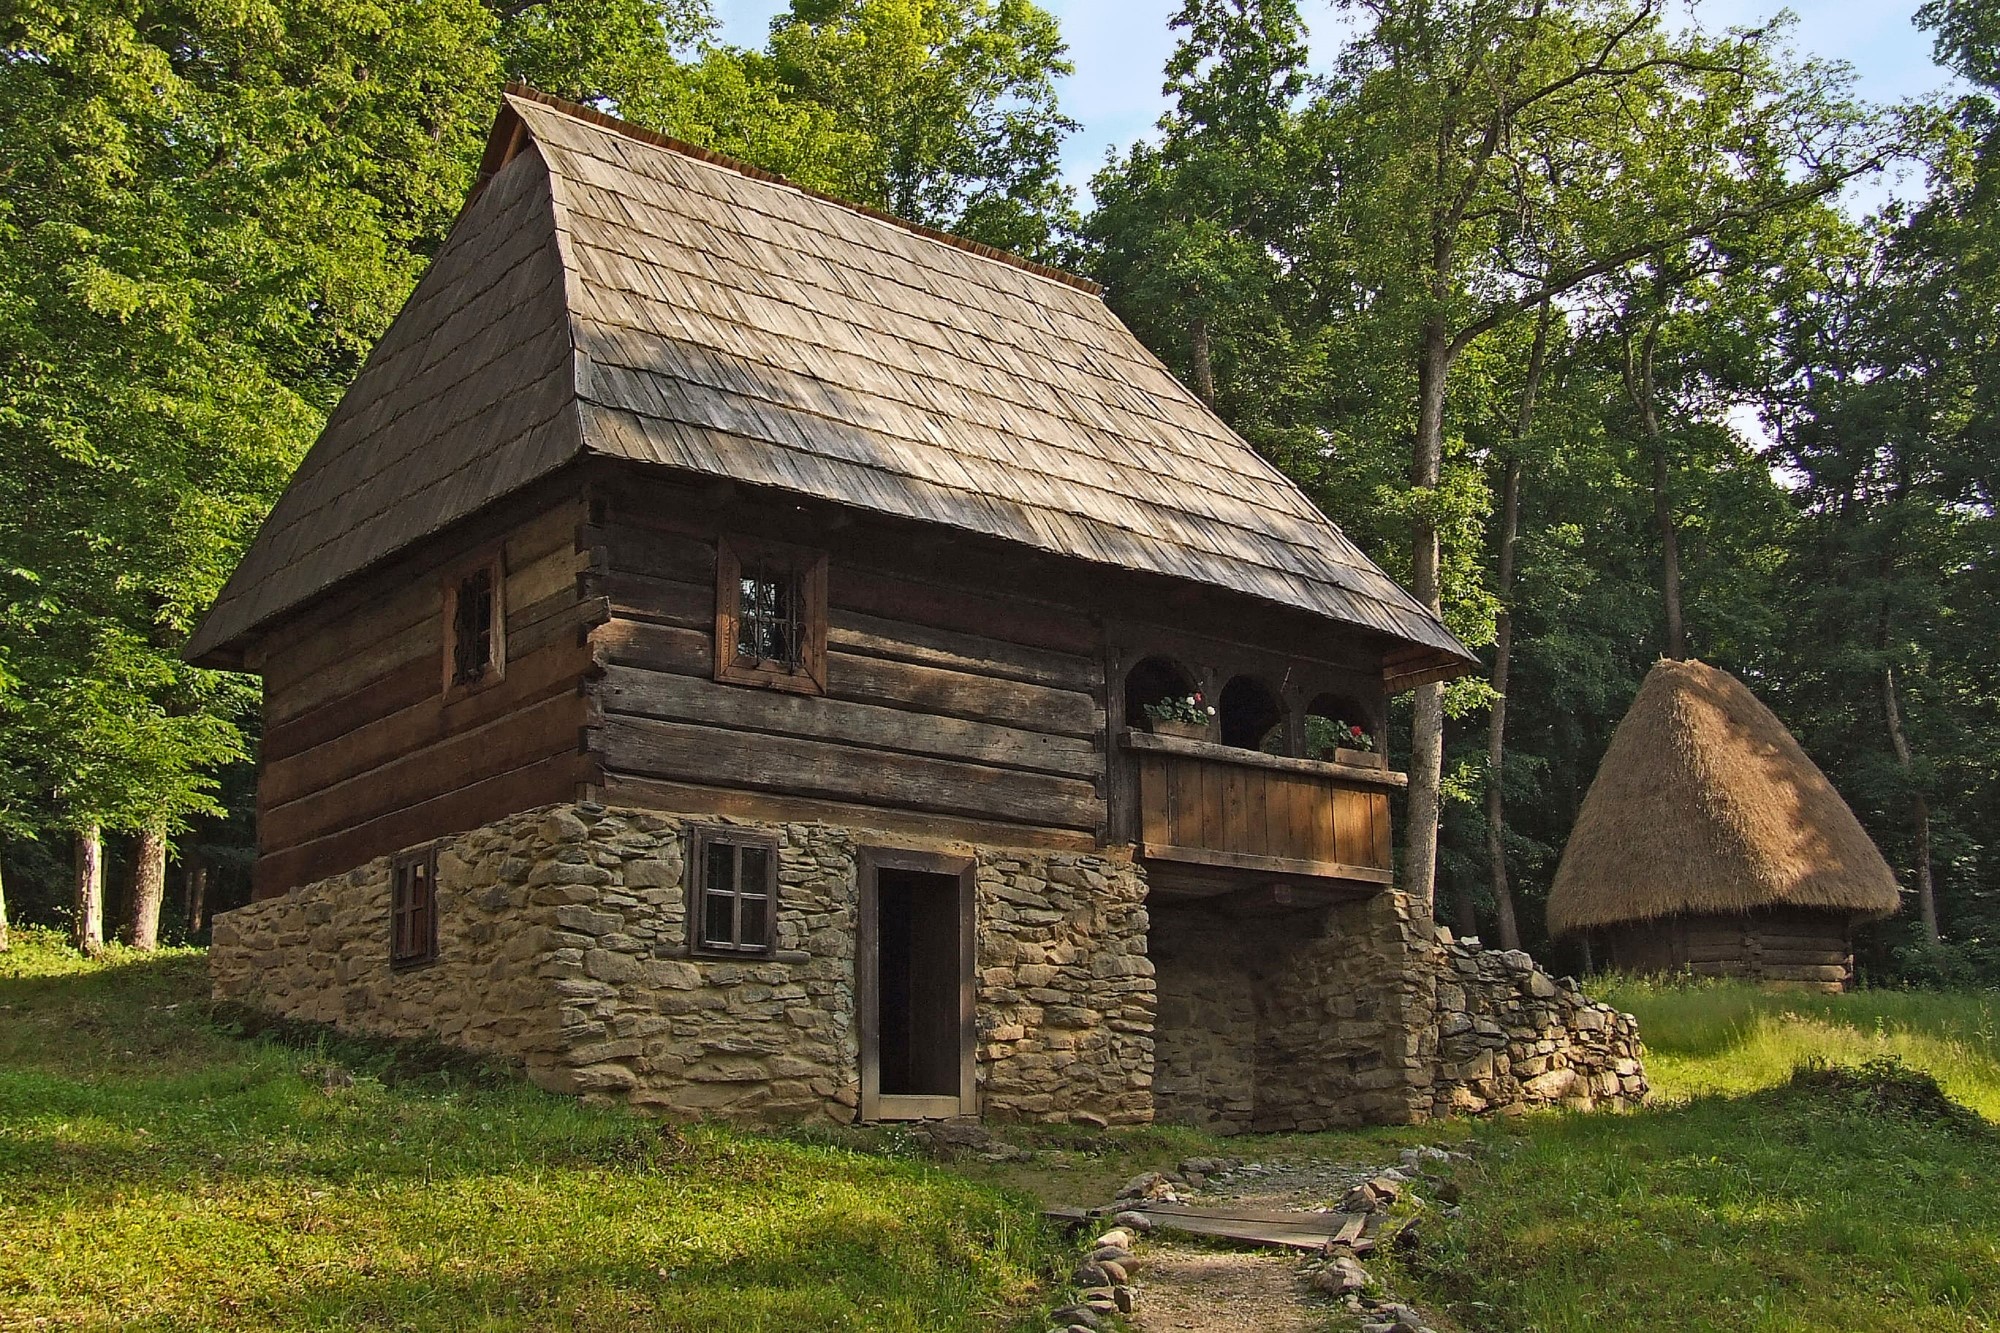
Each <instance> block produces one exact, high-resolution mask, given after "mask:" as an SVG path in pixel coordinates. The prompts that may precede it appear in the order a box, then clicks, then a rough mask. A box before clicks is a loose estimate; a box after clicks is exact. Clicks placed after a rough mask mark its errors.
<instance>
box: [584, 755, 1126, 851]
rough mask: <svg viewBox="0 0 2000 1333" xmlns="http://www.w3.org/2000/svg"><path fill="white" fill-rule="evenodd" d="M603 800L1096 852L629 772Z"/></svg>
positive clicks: (1075, 835)
mask: <svg viewBox="0 0 2000 1333" xmlns="http://www.w3.org/2000/svg"><path fill="white" fill-rule="evenodd" d="M604 799H605V801H606V802H608V803H610V804H612V805H629V806H635V807H637V808H640V809H645V810H660V811H664V812H667V813H670V814H688V815H695V816H704V815H705V816H710V817H713V816H716V815H722V816H725V817H728V818H732V819H752V820H761V821H765V822H768V823H826V824H840V825H844V826H847V827H850V828H863V829H872V830H876V831H879V832H881V833H883V834H887V835H891V836H894V837H897V838H903V839H910V840H914V841H917V842H922V843H926V844H951V845H954V846H963V847H970V846H986V847H1034V848H1049V849H1055V850H1060V851H1076V852H1081V851H1095V850H1098V845H1097V840H1096V838H1095V837H1094V836H1092V835H1091V834H1088V833H1082V832H1078V831H1075V830H1069V829H1049V828H1033V827H1030V826H1029V825H1026V824H1002V823H997V822H994V821H990V820H979V819H971V818H959V817H955V816H952V815H935V814H920V813H916V812H913V811H900V810H885V809H882V808H881V807H879V806H868V805H856V804H853V803H852V802H847V801H832V800H823V799H818V798H814V797H802V796H782V795H777V794H774V793H770V792H757V791H742V790H736V789H731V788H726V787H707V786H702V785H701V784H699V783H691V782H672V781H667V780H663V779H659V778H646V777H639V776H637V775H635V774H630V773H618V772H606V773H605V774H604Z"/></svg>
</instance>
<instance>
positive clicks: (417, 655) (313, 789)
mask: <svg viewBox="0 0 2000 1333" xmlns="http://www.w3.org/2000/svg"><path fill="white" fill-rule="evenodd" d="M584 518H585V508H584V498H583V493H582V491H581V489H580V487H579V486H567V485H566V486H557V487H551V488H550V489H549V490H548V491H545V492H544V493H543V494H542V496H541V498H540V505H539V507H538V508H524V507H521V506H515V507H512V508H510V509H507V510H505V511H502V512H500V513H496V514H494V515H491V516H489V517H488V518H487V519H485V520H483V521H479V522H475V523H474V524H472V525H469V526H467V527H465V528H463V529H461V530H460V531H458V532H457V533H456V534H454V535H453V537H452V538H451V539H450V541H449V542H447V543H432V544H428V545H426V546H425V547H423V548H420V549H419V550H417V551H413V552H412V553H410V554H409V555H408V556H406V557H404V558H402V559H400V560H398V561H396V562H394V563H393V564H392V565H390V566H389V567H387V568H384V569H382V570H379V571H377V572H376V573H374V574H372V575H370V576H368V577H365V578H363V579H361V580H358V581H357V582H356V583H355V584H353V585H351V586H350V587H349V588H348V589H347V590H346V591H344V592H342V593H340V594H337V595H336V596H335V597H334V598H332V599H330V600H328V601H326V602H323V603H321V604H320V605H318V606H316V607H314V608H311V609H309V610H308V611H307V612H305V613H304V614H302V615H300V616H298V617H295V618H294V619H292V620H291V621H290V622H289V623H286V624H283V625H281V626H279V627H278V628H277V629H275V630H273V631H272V632H270V633H269V634H267V635H265V636H264V638H263V640H262V642H261V644H260V645H259V651H258V653H257V654H256V655H255V658H254V660H253V661H252V662H251V666H252V667H253V669H255V670H258V671H259V672H261V674H262V675H263V677H264V739H263V748H262V763H261V767H260V771H259V776H258V784H257V827H258V848H259V852H260V855H259V857H258V861H257V867H256V871H255V875H254V880H253V882H254V886H255V896H256V897H258V898H268V897H271V896H273V895H275V894H279V893H282V892H284V891H285V890H287V889H289V888H292V887H295V886H297V885H300V884H305V883H309V882H311V881H313V880H317V879H320V878H323V877H324V876H327V875H330V874H336V873H339V872H341V871H344V870H347V869H349V868H351V867H353V866H356V865H359V864H361V863H363V862H365V861H367V860H369V859H371V858H373V857H376V856H381V855H383V854H385V853H388V852H393V851H396V850H399V849H401V848H404V847H408V846H410V845H412V844H414V843H417V842H422V841H424V840H425V839H428V838H433V837H437V836H439V835H442V834H446V833H454V832H460V831H463V830H466V829H470V828H473V827H476V826H477V825H480V824H482V823H485V822H487V821H489V820H492V819H496V818H498V817H500V816H503V815H507V814H512V813H514V812H516V811H519V810H525V809H529V808H531V807H533V806H537V805H543V804H546V803H548V802H551V801H561V800H570V799H573V798H574V797H575V795H576V794H577V789H578V784H579V783H580V782H583V781H584V780H586V779H587V778H588V777H590V776H591V773H592V770H591V769H590V767H589V761H588V756H586V755H585V754H584V753H583V752H582V748H581V740H582V736H583V725H584V723H585V721H586V720H587V709H588V700H587V699H586V697H585V695H584V693H583V691H582V689H581V688H580V687H581V686H582V684H583V680H584V676H585V674H586V673H587V672H588V671H589V669H590V665H591V664H590V657H589V652H588V648H587V646H586V644H585V641H584V638H583V636H582V635H581V634H580V633H579V630H580V629H581V628H582V627H583V626H584V625H585V624H587V622H588V621H589V620H591V619H592V618H594V616H595V615H596V614H597V613H596V611H595V609H594V608H592V607H588V606H586V605H585V604H584V603H583V601H582V599H581V593H580V585H579V580H578V575H579V573H580V572H581V571H582V570H583V568H584V566H585V564H586V562H587V553H586V552H585V551H584V550H583V549H582V547H581V546H580V536H581V532H582V528H583V522H584ZM496 548H497V549H498V550H499V551H500V552H501V559H502V589H503V596H504V599H505V608H506V615H505V634H504V642H505V647H506V665H505V669H504V671H503V672H502V674H501V677H500V679H498V680H497V681H495V682H493V683H492V684H490V685H486V686H484V687H482V688H478V689H475V690H472V691H469V692H466V691H460V692H454V693H452V694H449V695H448V694H447V692H446V690H445V667H444V654H445V625H444V578H445V576H446V573H447V571H449V570H451V569H453V568H455V567H456V565H457V563H458V562H460V561H462V560H463V559H465V558H466V557H467V556H469V555H471V554H473V553H475V552H479V551H482V550H483V551H488V552H490V551H492V550H494V549H496Z"/></svg>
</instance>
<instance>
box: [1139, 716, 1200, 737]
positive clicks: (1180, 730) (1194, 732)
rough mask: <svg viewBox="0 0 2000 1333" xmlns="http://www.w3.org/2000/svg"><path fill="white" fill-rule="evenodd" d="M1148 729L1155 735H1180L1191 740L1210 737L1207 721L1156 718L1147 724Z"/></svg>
mask: <svg viewBox="0 0 2000 1333" xmlns="http://www.w3.org/2000/svg"><path fill="white" fill-rule="evenodd" d="M1146 729H1147V730H1148V731H1150V732H1152V733H1153V734H1154V735H1155V736H1179V737H1180V738H1181V739H1182V740H1189V741H1203V740H1207V739H1208V724H1207V723H1206V722H1163V721H1161V720H1159V719H1157V718H1155V719H1153V720H1152V721H1150V722H1148V723H1147V724H1146Z"/></svg>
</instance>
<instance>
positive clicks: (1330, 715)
mask: <svg viewBox="0 0 2000 1333" xmlns="http://www.w3.org/2000/svg"><path fill="white" fill-rule="evenodd" d="M1305 724H1306V727H1305V732H1306V758H1308V759H1331V758H1333V752H1334V751H1335V750H1373V749H1374V748H1375V720H1374V719H1373V718H1372V717H1370V716H1369V714H1368V710H1367V709H1365V708H1363V707H1362V706H1361V705H1360V704H1358V703H1356V702H1354V700H1352V699H1350V698H1347V697H1346V696H1344V695H1339V694H1322V695H1320V696H1318V697H1317V698H1315V699H1314V700H1313V701H1312V703H1311V705H1310V706H1308V707H1307V709H1306V716H1305Z"/></svg>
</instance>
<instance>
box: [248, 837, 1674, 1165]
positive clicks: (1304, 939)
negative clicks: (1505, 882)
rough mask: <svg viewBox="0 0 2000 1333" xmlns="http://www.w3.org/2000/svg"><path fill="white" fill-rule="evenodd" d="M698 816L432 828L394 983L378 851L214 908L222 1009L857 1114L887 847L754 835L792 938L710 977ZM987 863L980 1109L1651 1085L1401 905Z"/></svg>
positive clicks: (1507, 1099) (739, 1112) (1168, 1108)
mask: <svg viewBox="0 0 2000 1333" xmlns="http://www.w3.org/2000/svg"><path fill="white" fill-rule="evenodd" d="M696 822H701V823H715V822H717V821H715V820H712V819H702V820H696V819H694V818H692V817H680V816H671V815H664V814H658V813H652V812H646V811H637V810H623V809H607V808H605V807H603V806H600V805H594V804H590V803H579V804H575V805H563V806H554V807H549V808H546V809H543V810H540V811H533V812H530V813H527V814H524V815H519V816H515V817H513V818H510V819H506V820H501V821H498V822H496V823H494V824H491V825H488V826H486V827H484V828H481V829H477V830H475V831H473V832H471V833H467V834H464V835H462V836H459V837H455V838H451V839H447V840H445V841H443V842H442V843H440V844H439V849H438V876H437V893H438V956H437V959H436V960H435V961H434V962H431V963H428V964H426V965H423V966H420V967H415V968H409V969H404V970H400V971H399V970H394V969H391V968H390V966H389V962H388V954H389V897H390V881H391V868H392V863H391V861H390V860H389V859H388V858H383V859H380V860H376V861H371V862H369V863H368V864H367V865H365V866H362V867H360V868H358V869H356V870H354V871H352V872H350V873H348V874H345V875H340V876H336V877H334V878H332V879H327V880H322V881H320V882H318V883H315V884H310V885H306V886H304V887H303V888H300V889H297V890H294V891H293V892H291V893H289V894H287V895H285V896H284V897H282V898H277V899H272V900H268V901H265V902H260V903H253V904H251V905H250V906H248V907H244V908H239V909H238V910H236V911H234V912H229V913H225V914H224V915H223V916H221V917H220V918H218V919H217V921H216V925H215V943H214V947H213V948H212V949H211V951H210V963H211V967H212V969H213V978H214V990H215V994H216V996H217V997H218V998H221V999H228V1000H237V1001H242V1002H246V1003H250V1004H254V1005H257V1006H259V1007H262V1008H265V1009H268V1010H271V1011H273V1012H277V1013H281V1014H285V1015H288V1016H291V1017H296V1018H301V1019H307V1020H311V1021H315V1022H322V1023H329V1024H333V1025H335V1026H337V1027H341V1028H346V1029H349V1030H353V1031H358V1032H365V1033H371V1034H377V1035H385V1036H434V1037H438V1038H441V1039H443V1040H445V1041H449V1042H452V1043H455V1044H457V1045H459V1046H462V1047H465V1048H467V1049H469V1050H472V1051H476V1052H480V1053H482V1054H488V1055H494V1056H499V1057H504V1058H508V1059H512V1060H518V1061H519V1062H520V1063H521V1064H522V1065H523V1066H524V1067H525V1068H526V1069H527V1072H528V1074H529V1076H530V1077H531V1078H533V1079H534V1080H535V1081H536V1082H537V1083H539V1084H541V1085H542V1086H544V1087H548V1088H552V1089H557V1090H560V1091H566V1092H575V1093H583V1094H589V1095H596V1096H607V1097H617V1098H622V1099H626V1100H629V1101H631V1102H634V1103H636V1104H640V1105H647V1106H652V1107H656V1108H659V1109H662V1110H666V1111H670V1112H673V1113H676V1114H683V1115H712V1116H719V1117H724V1118H730V1119H738V1120H755V1121H779V1120H802V1119H813V1118H827V1119H834V1120H847V1119H851V1118H852V1116H853V1114H854V1110H855V1108H856V1107H857V1105H858V1104H859V1078H860V1074H859V1058H858V1041H859V1037H858V1032H857V1030H856V1020H855V1011H854V1006H855V987H854V961H855V935H856V926H857V912H858V902H859V897H858V892H857V882H856V866H857V859H858V858H857V851H858V849H859V847H861V846H863V845H865V844H867V843H868V842H870V841H872V840H873V839H872V838H871V835H869V834H867V833H865V832H861V831H857V830H853V829H848V828H842V827H836V826H831V825H826V824H784V825H747V827H754V828H758V829H761V830H762V831H765V832H767V833H770V834H772V835H774V836H775V837H776V838H777V839H778V842H779V869H778V877H779V909H778V916H777V948H776V949H775V951H774V952H773V953H772V954H771V955H770V956H768V957H760V958H754V959H742V960H730V959H723V960H716V959H708V958H696V957H692V956H690V954H689V950H688V939H687V919H686V917H687V892H686V888H685V885H684V881H683V878H682V855H683V847H684V844H685V839H686V836H687V830H688V828H689V826H690V824H691V823H696ZM732 822H733V821H732ZM957 850H959V851H961V852H963V851H964V850H965V849H964V848H962V847H960V848H958V849H957ZM974 857H975V870H974V882H975V885H976V892H977V897H978V901H977V905H976V906H977V912H976V917H977V922H978V932H977V949H978V955H977V958H976V960H975V964H976V972H977V986H976V997H977V1004H976V1017H977V1023H978V1049H977V1074H978V1080H979V1090H980V1104H981V1107H982V1110H983V1112H984V1114H986V1115H988V1116H991V1117H994V1118H998V1119H1018V1120H1040V1121H1074V1122H1080V1123H1086V1124H1098V1125H1104V1124H1132V1123H1138V1122H1143V1121H1146V1120H1150V1119H1152V1118H1153V1117H1154V1115H1155V1114H1156V1110H1157V1113H1158V1114H1160V1115H1161V1116H1162V1117H1164V1118H1169V1119H1173V1120H1177V1121H1182V1122H1186V1123H1194V1124H1199V1125H1204V1126H1207V1127H1209V1128H1211V1129H1214V1130H1217V1131H1219V1132H1224V1133H1231V1132H1238V1131H1242V1130H1259V1131H1281V1130H1303V1131H1310V1130H1318V1129H1324V1128H1327V1127H1329V1126H1335V1125H1352V1124H1363V1123H1385V1122H1387V1123H1401V1122H1408V1121H1416V1120H1423V1119H1427V1118H1429V1117H1431V1116H1436V1115H1446V1114H1451V1113H1454V1112H1484V1111H1496V1110H1497V1111H1505V1110H1511V1109H1515V1108H1518V1107H1524V1106H1532V1105H1544V1104H1561V1105H1566V1106H1576V1107H1588V1106H1592V1105H1597V1104H1600V1103H1608V1104H1611V1105H1623V1104H1625V1103H1626V1102H1629V1101H1632V1100H1635V1099H1636V1098H1638V1097H1640V1096H1642V1095H1643V1094H1644V1091H1645V1078H1644V1073H1643V1070H1642V1069H1641V1067H1640V1065H1639V1047H1638V1034H1637V1031H1636V1025H1635V1023H1634V1022H1633V1020H1632V1019H1631V1018H1630V1017H1629V1016H1627V1015H1622V1014H1618V1013H1615V1012H1614V1011H1612V1010H1611V1009H1610V1008H1608V1007H1607V1006H1604V1005H1601V1004H1594V1003H1592V1002H1591V1001H1590V1000H1588V999H1587V998H1585V997H1584V996H1583V994H1582V993H1581V992H1580V991H1579V990H1578V989H1577V988H1576V985H1575V983H1574V982H1572V981H1569V980H1568V979H1566V978H1565V979H1563V980H1561V981H1557V980H1554V979H1552V978H1550V977H1549V976H1548V975H1547V974H1546V973H1544V972H1542V971H1541V970H1539V969H1538V968H1536V967H1535V966H1534V963H1533V961H1532V960H1531V959H1529V958H1528V956H1527V955H1526V954H1522V953H1489V952H1486V951H1483V950H1481V949H1480V948H1478V946H1477V943H1476V942H1475V941H1463V942H1461V941H1455V940H1453V939H1452V937H1451V935H1450V933H1449V932H1448V931H1443V930H1439V929H1437V928H1436V927H1434V926H1432V925H1430V924H1429V923H1428V922H1425V921H1419V920H1415V919H1413V918H1412V916H1411V914H1410V910H1409V905H1408V901H1407V900H1406V899H1405V898H1404V896H1403V895H1402V894H1401V893H1398V892H1395V891H1393V890H1386V891H1383V892H1380V893H1375V894H1371V895H1368V896H1366V897H1361V898H1356V899H1353V900H1351V901H1348V902H1346V903H1343V904H1341V905H1338V906H1335V907H1332V908H1328V909H1324V910H1322V911H1319V912H1311V913H1296V914H1291V915H1287V916H1282V917H1264V918H1256V917H1250V918H1245V917H1241V916H1235V915H1229V914H1225V913H1221V912H1215V911H1210V910H1205V909H1202V908H1200V907H1198V906H1187V905H1170V906H1161V907H1156V908H1154V909H1151V910H1150V911H1149V909H1148V907H1147V904H1146V883H1145V876H1144V874H1143V872H1142V871H1141V870H1140V869H1139V868H1138V867H1137V866H1135V865H1134V864H1133V862H1132V860H1131V858H1130V857H1129V855H1126V854H1124V853H1122V852H1119V851H1110V852H1106V853H1103V854H1097V855H1085V854H1080V853H1070V852H1060V853H1059V852H1028V851H1012V850H1006V849H995V848H979V849H976V850H975V852H974ZM1149 945H1150V946H1151V952H1150V953H1149ZM1156 963H1157V975H1156ZM1156 1079H1157V1086H1156Z"/></svg>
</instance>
